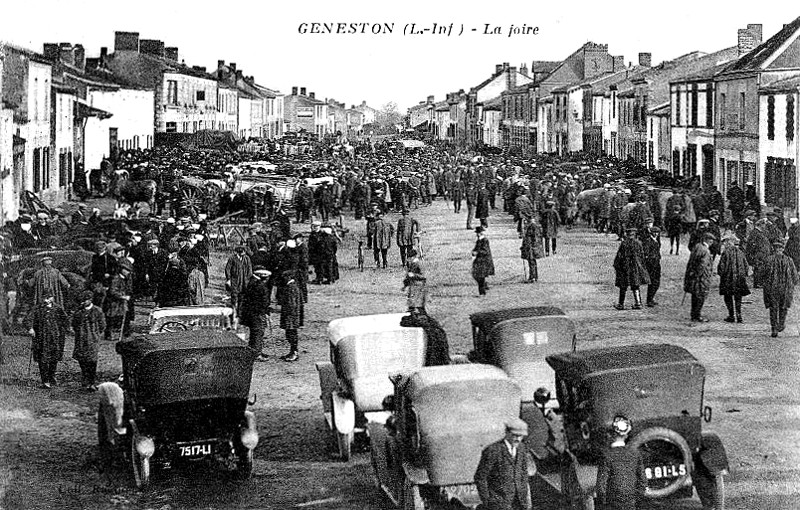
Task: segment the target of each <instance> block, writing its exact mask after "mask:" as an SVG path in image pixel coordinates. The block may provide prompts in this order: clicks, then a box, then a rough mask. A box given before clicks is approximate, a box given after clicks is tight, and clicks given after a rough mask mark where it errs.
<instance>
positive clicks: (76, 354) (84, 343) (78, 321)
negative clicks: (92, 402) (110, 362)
mask: <svg viewBox="0 0 800 510" xmlns="http://www.w3.org/2000/svg"><path fill="white" fill-rule="evenodd" d="M93 298H94V293H93V292H92V291H90V290H85V291H83V294H81V307H80V309H78V310H76V311H75V313H74V314H73V316H72V331H74V332H75V349H74V351H73V353H72V357H73V358H74V359H76V360H77V361H78V364H79V365H80V367H81V385H82V386H83V388H84V389H86V390H87V391H94V390H96V389H97V386H95V378H96V377H97V354H98V348H99V344H100V339H101V338H103V335H104V334H105V330H106V317H105V315H103V312H102V310H100V307H98V306H96V305H95V304H94V303H92V299H93Z"/></svg>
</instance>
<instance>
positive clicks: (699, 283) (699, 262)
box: [683, 233, 715, 322]
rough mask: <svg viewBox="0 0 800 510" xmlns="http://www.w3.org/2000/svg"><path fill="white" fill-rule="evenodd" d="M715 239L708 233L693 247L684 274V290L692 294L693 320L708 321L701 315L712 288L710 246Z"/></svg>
mask: <svg viewBox="0 0 800 510" xmlns="http://www.w3.org/2000/svg"><path fill="white" fill-rule="evenodd" d="M714 241H715V239H714V235H713V234H711V233H706V234H705V235H704V236H703V239H702V241H701V242H699V243H697V245H696V246H695V247H694V249H692V253H691V255H689V262H687V264H686V272H685V273H684V276H683V291H684V292H686V293H688V294H691V295H692V311H691V320H692V322H708V319H706V318H705V317H703V316H702V315H701V313H702V311H703V304H704V303H705V301H706V297H707V296H708V291H709V289H710V288H711V274H712V265H713V263H712V261H711V252H710V251H709V249H708V247H709V246H711V244H712V243H713V242H714Z"/></svg>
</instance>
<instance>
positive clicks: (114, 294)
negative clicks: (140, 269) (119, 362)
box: [104, 258, 134, 340]
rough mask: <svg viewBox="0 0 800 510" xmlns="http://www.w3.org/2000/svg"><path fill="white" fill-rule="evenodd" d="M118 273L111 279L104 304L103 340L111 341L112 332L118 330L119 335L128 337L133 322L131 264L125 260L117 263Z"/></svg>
mask: <svg viewBox="0 0 800 510" xmlns="http://www.w3.org/2000/svg"><path fill="white" fill-rule="evenodd" d="M117 269H118V273H117V274H116V275H115V276H114V278H112V279H111V286H110V287H109V288H108V293H107V294H106V302H105V307H104V308H105V314H106V332H105V339H106V340H111V339H112V336H111V334H112V330H113V329H116V328H119V330H120V334H121V335H125V336H129V335H130V328H131V321H132V320H133V314H134V308H133V279H132V277H131V272H132V271H133V264H131V261H130V260H128V259H127V258H122V259H121V260H120V261H119V262H118V266H117Z"/></svg>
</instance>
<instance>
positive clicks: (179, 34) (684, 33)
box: [0, 0, 800, 112]
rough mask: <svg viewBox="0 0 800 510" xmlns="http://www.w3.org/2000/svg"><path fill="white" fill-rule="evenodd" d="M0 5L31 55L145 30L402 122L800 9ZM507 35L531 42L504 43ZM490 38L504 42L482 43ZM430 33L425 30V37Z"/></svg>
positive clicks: (770, 28) (430, 1)
mask: <svg viewBox="0 0 800 510" xmlns="http://www.w3.org/2000/svg"><path fill="white" fill-rule="evenodd" d="M4 3H5V4H8V5H4V6H3V9H2V11H3V12H0V40H2V41H6V42H9V43H12V44H16V45H19V46H23V47H26V48H30V49H32V50H35V51H38V52H41V51H42V44H43V43H45V42H56V43H58V42H70V43H73V44H77V43H80V44H83V46H84V47H85V48H86V54H87V56H88V57H92V56H97V55H99V53H100V47H102V46H106V47H108V48H109V51H113V46H114V32H115V31H130V32H139V34H140V37H141V38H143V39H159V40H162V41H164V42H165V44H166V45H167V46H177V47H178V49H179V54H180V56H179V58H180V59H182V60H185V62H186V64H187V65H199V66H205V67H207V68H209V69H213V68H215V67H216V65H217V61H218V60H225V61H226V62H236V64H237V67H238V69H242V70H243V72H244V74H245V75H252V76H254V77H255V79H256V82H257V83H259V84H261V85H264V86H266V87H269V88H272V89H277V90H280V91H281V92H283V93H286V94H288V93H290V92H291V88H292V87H293V86H297V87H306V89H307V90H308V91H309V92H315V93H316V97H317V98H319V99H326V98H332V99H335V100H337V101H340V102H344V103H346V104H347V105H348V106H350V105H354V104H356V105H357V104H360V103H361V102H362V101H366V103H367V104H368V105H370V106H372V107H375V108H380V107H381V106H382V105H384V104H385V103H387V102H390V101H392V102H395V103H397V105H398V107H399V109H400V111H401V112H405V110H406V109H407V108H408V107H410V106H413V105H415V104H417V103H419V102H420V101H424V100H425V99H426V97H427V96H430V95H432V96H434V99H435V100H436V101H440V100H443V99H444V98H445V95H446V94H447V93H448V92H453V91H458V90H459V89H464V90H469V88H470V87H473V86H475V85H477V84H479V83H481V82H482V81H483V80H485V79H486V78H488V77H489V76H490V75H491V74H492V73H493V72H494V69H495V65H496V64H499V63H503V62H509V63H510V65H512V66H517V67H519V66H520V65H521V64H522V63H523V62H527V64H528V66H530V62H531V61H532V60H556V61H558V60H563V59H564V58H566V57H567V56H569V55H570V54H571V53H573V52H574V51H575V50H576V49H578V48H579V47H580V46H582V45H583V44H584V43H586V42H588V41H592V42H595V43H603V44H608V47H609V48H608V49H609V53H611V54H612V55H623V56H624V57H625V62H626V63H627V62H632V63H636V62H637V60H638V54H639V52H650V53H652V55H653V57H652V58H653V63H654V64H656V63H658V62H661V61H663V60H669V59H672V58H675V57H678V56H680V55H683V54H685V53H689V52H691V51H697V50H699V51H704V52H713V51H717V50H720V49H723V48H726V47H730V46H735V45H736V42H737V29H738V28H745V27H746V25H747V24H748V23H760V24H762V25H763V33H764V40H766V39H767V38H769V37H770V36H772V35H774V34H775V33H776V32H777V31H778V30H780V29H781V28H782V26H783V24H785V23H789V22H791V21H792V20H793V19H795V18H796V17H797V16H800V8H798V9H797V10H796V12H791V9H789V8H787V6H788V5H791V3H788V4H787V3H786V2H783V1H782V2H778V1H777V0H761V1H759V2H747V3H744V2H736V1H731V2H722V1H711V0H706V1H698V0H671V1H669V2H646V1H643V0H600V1H598V0H591V1H589V0H572V1H569V2H566V1H563V0H562V1H552V0H548V1H542V0H527V1H511V0H491V1H486V2H470V3H468V2H464V1H461V2H456V1H450V0H444V1H442V0H440V1H436V0H427V1H422V0H404V1H394V2H381V1H378V0H372V1H364V0H354V1H348V0H337V1H325V0H294V1H292V0H284V1H281V2H273V1H269V0H261V1H255V0H249V1H243V0H227V1H223V2H210V1H208V0H194V1H185V0H177V1H176V0H169V1H168V0H160V1H157V0H136V1H129V2H113V1H111V2H110V1H108V0H39V1H36V0H27V1H25V2H23V1H13V2H11V1H7V2H4ZM8 20H17V22H12V23H9V22H8ZM303 23H306V24H308V25H305V26H308V27H309V29H308V31H307V32H306V33H301V31H302V30H301V26H303V25H302V24H303ZM311 23H327V24H329V25H333V29H334V30H335V28H336V26H337V25H336V24H337V23H344V24H345V25H344V27H343V28H344V30H345V31H349V30H351V28H350V27H351V24H360V23H365V24H367V25H363V26H365V27H372V26H375V25H377V26H378V28H382V27H383V26H384V24H388V25H389V26H391V27H392V32H391V33H387V32H386V31H385V30H381V33H379V34H373V33H372V30H371V28H365V31H366V33H360V31H361V27H362V25H356V26H355V28H356V32H359V33H344V34H336V33H323V34H315V33H311V28H310V24H311ZM434 23H435V24H436V27H437V28H438V27H442V26H444V27H445V28H446V29H447V28H449V27H450V26H451V24H452V28H451V29H450V33H449V35H448V34H440V33H436V34H434V33H432V31H433V28H434ZM412 24H413V32H414V33H411V31H412ZM487 25H488V27H489V29H488V30H487V28H486V27H487ZM512 26H513V27H518V28H521V29H522V32H525V31H527V32H528V33H527V34H526V33H513V34H511V35H510V36H509V32H510V31H511V29H512ZM495 27H498V29H499V33H498V34H495V33H485V32H487V31H488V32H493V31H494V30H495ZM526 27H527V30H526ZM537 27H538V30H536V31H534V30H533V29H534V28H537ZM425 28H428V29H430V30H429V31H428V32H422V30H423V29H425ZM473 29H474V30H473ZM439 30H441V28H439ZM462 30H463V32H462ZM459 32H462V33H461V34H460V35H459ZM534 32H535V33H534Z"/></svg>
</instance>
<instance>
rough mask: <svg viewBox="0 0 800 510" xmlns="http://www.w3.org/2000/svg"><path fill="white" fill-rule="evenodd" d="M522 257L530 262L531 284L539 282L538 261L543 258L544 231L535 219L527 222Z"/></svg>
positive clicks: (529, 277) (523, 237)
mask: <svg viewBox="0 0 800 510" xmlns="http://www.w3.org/2000/svg"><path fill="white" fill-rule="evenodd" d="M520 256H521V257H522V260H525V261H527V262H528V280H527V281H528V282H531V283H532V282H537V281H539V267H538V264H537V262H536V260H537V259H540V258H542V229H541V227H540V226H539V223H538V222H536V220H534V219H531V220H527V221H526V222H525V230H524V232H523V235H522V246H520Z"/></svg>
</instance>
